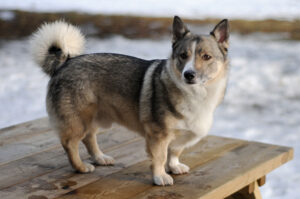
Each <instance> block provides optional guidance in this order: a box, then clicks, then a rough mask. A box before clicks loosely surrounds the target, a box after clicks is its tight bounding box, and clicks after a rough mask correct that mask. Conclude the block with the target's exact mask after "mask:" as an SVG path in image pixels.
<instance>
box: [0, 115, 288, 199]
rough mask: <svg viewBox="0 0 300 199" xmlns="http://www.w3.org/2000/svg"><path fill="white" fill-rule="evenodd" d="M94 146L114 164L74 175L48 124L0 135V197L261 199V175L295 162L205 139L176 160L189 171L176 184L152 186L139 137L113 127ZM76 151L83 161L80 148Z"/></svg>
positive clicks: (269, 148)
mask: <svg viewBox="0 0 300 199" xmlns="http://www.w3.org/2000/svg"><path fill="white" fill-rule="evenodd" d="M98 141H99V144H100V146H101V148H102V149H103V151H105V152H106V153H107V154H109V155H112V156H113V157H114V158H115V159H116V165H115V166H109V167H103V166H99V167H96V170H95V172H94V173H91V174H78V173H74V172H73V170H72V169H71V167H70V165H69V163H68V161H67V156H66V154H65V153H64V151H63V149H62V147H61V146H60V144H59V140H58V139H57V137H56V135H55V134H54V132H53V131H52V130H51V128H50V127H49V125H48V122H47V119H39V120H36V121H33V122H28V123H25V124H21V125H18V126H14V127H11V128H6V129H2V130H0V198H1V199H10V198H12V199H16V198H29V199H35V198H40V199H42V198H56V197H58V198H75V199H76V198H84V199H89V198H151V199H154V198H203V199H218V198H220V199H221V198H222V199H223V198H226V199H229V198H241V197H244V195H245V191H244V190H245V189H246V188H245V187H247V190H248V191H249V190H253V191H251V192H252V193H251V194H249V195H248V196H249V197H248V198H259V196H260V195H259V194H260V193H259V189H258V185H262V184H264V183H265V175H266V174H267V173H269V172H270V171H272V170H273V169H275V168H277V167H279V166H280V165H282V164H284V163H286V162H287V161H289V160H291V159H292V158H293V150H292V149H291V148H288V147H281V146H275V145H269V144H262V143H257V142H248V141H243V140H237V139H230V138H222V137H216V136H208V137H207V138H205V139H203V140H202V141H201V142H200V143H199V144H197V145H196V146H194V147H192V148H191V149H189V150H187V151H186V152H185V153H184V155H183V156H182V162H184V163H185V164H187V165H189V166H190V167H191V171H190V173H189V174H186V175H180V176H174V179H175V185H174V186H170V187H157V186H153V185H152V181H151V175H150V161H149V160H147V156H146V153H145V150H144V140H143V139H142V138H141V137H139V136H137V135H136V134H134V133H132V132H129V131H128V130H125V129H123V128H119V127H118V128H116V127H115V128H113V129H111V130H108V131H103V132H101V133H100V134H99V135H98ZM26 146H27V147H26ZM14 149H16V150H14ZM80 153H81V156H82V158H83V159H85V160H87V159H88V155H87V153H86V150H85V149H84V147H83V146H82V145H81V147H80ZM249 185H253V186H252V187H251V186H249ZM235 192H237V193H236V194H235V195H232V194H233V193H235ZM243 194H244V195H243ZM230 195H232V196H230ZM229 196H230V197H229ZM245 198H246V197H245Z"/></svg>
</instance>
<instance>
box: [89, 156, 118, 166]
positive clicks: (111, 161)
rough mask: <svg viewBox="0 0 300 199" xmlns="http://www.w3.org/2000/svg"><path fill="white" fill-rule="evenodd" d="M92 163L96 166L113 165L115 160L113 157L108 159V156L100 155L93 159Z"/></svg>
mask: <svg viewBox="0 0 300 199" xmlns="http://www.w3.org/2000/svg"><path fill="white" fill-rule="evenodd" d="M94 162H95V163H96V164H97V165H104V166H105V165H113V164H114V163H115V160H114V158H113V157H110V156H108V155H105V154H103V155H101V156H98V157H95V158H94Z"/></svg>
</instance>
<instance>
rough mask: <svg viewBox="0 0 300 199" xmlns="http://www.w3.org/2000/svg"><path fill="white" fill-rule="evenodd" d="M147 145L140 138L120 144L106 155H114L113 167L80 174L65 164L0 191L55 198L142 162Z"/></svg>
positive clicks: (11, 197)
mask: <svg viewBox="0 0 300 199" xmlns="http://www.w3.org/2000/svg"><path fill="white" fill-rule="evenodd" d="M143 147H144V141H143V140H142V139H140V138H137V139H135V140H133V141H131V142H130V143H126V144H124V145H119V146H118V147H115V148H113V149H112V150H110V151H106V153H107V154H109V155H112V156H113V157H114V158H115V159H116V165H114V166H99V167H96V170H95V171H94V172H93V173H90V174H78V173H74V172H72V171H71V169H70V168H69V166H68V167H63V168H60V169H58V170H55V171H54V172H51V173H49V174H46V175H42V176H39V177H36V178H34V179H31V180H29V181H26V182H24V183H21V184H18V185H16V186H12V187H10V188H7V189H3V190H1V191H0V198H5V199H15V198H30V197H31V198H34V197H38V196H39V197H42V196H43V197H47V198H54V197H57V196H59V195H61V194H64V193H66V192H69V191H72V190H74V189H77V188H79V187H81V186H84V185H86V184H88V183H91V182H94V181H96V180H97V179H99V178H102V177H103V176H106V175H109V174H111V173H114V172H117V171H120V170H122V169H123V168H126V167H128V166H130V165H132V164H135V163H137V162H139V161H143V160H145V159H146V158H147V156H146V154H145V150H137V149H142V148H143Z"/></svg>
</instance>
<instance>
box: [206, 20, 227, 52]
mask: <svg viewBox="0 0 300 199" xmlns="http://www.w3.org/2000/svg"><path fill="white" fill-rule="evenodd" d="M210 35H212V36H213V37H214V38H215V39H216V40H217V42H218V43H219V44H221V45H223V46H224V47H226V48H227V46H228V39H229V23H228V20H227V19H223V20H222V21H221V22H220V23H218V24H217V25H216V26H215V28H214V30H213V31H211V32H210Z"/></svg>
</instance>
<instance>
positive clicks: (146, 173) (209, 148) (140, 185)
mask: <svg viewBox="0 0 300 199" xmlns="http://www.w3.org/2000/svg"><path fill="white" fill-rule="evenodd" d="M243 144H245V142H243V141H240V140H232V139H226V138H218V137H214V136H209V137H207V138H205V139H204V140H203V141H201V143H200V144H198V145H197V147H196V148H193V149H190V150H188V151H189V153H187V154H185V155H184V158H183V159H184V160H190V158H189V156H193V157H197V160H196V161H191V162H190V161H189V162H188V163H189V166H192V167H194V166H196V165H198V166H199V165H201V164H204V163H206V162H210V161H212V160H214V159H216V158H218V157H220V156H222V154H224V153H226V152H227V151H229V150H231V149H233V148H236V147H238V146H241V145H243ZM198 160H199V161H198ZM185 162H186V161H185ZM149 167H150V161H145V162H141V163H139V164H137V165H134V166H133V167H130V168H128V169H123V170H122V171H120V172H118V173H115V174H112V175H110V176H107V177H105V178H101V179H99V180H97V181H96V182H94V183H92V184H89V185H87V186H84V187H82V188H79V189H77V190H75V191H73V192H70V193H68V194H66V195H64V196H61V197H59V198H78V199H79V198H84V199H89V198H110V199H114V198H116V199H117V198H133V197H134V196H135V195H136V194H139V193H142V192H147V191H149V190H152V189H155V188H157V187H153V185H152V179H151V173H150V169H149ZM177 184H178V182H177V180H176V179H175V186H176V185H177ZM165 188H167V187H164V188H162V189H165ZM171 188H174V189H176V187H171ZM165 197H166V198H168V197H167V196H165ZM170 198H171V197H170ZM187 198H188V197H187Z"/></svg>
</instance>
